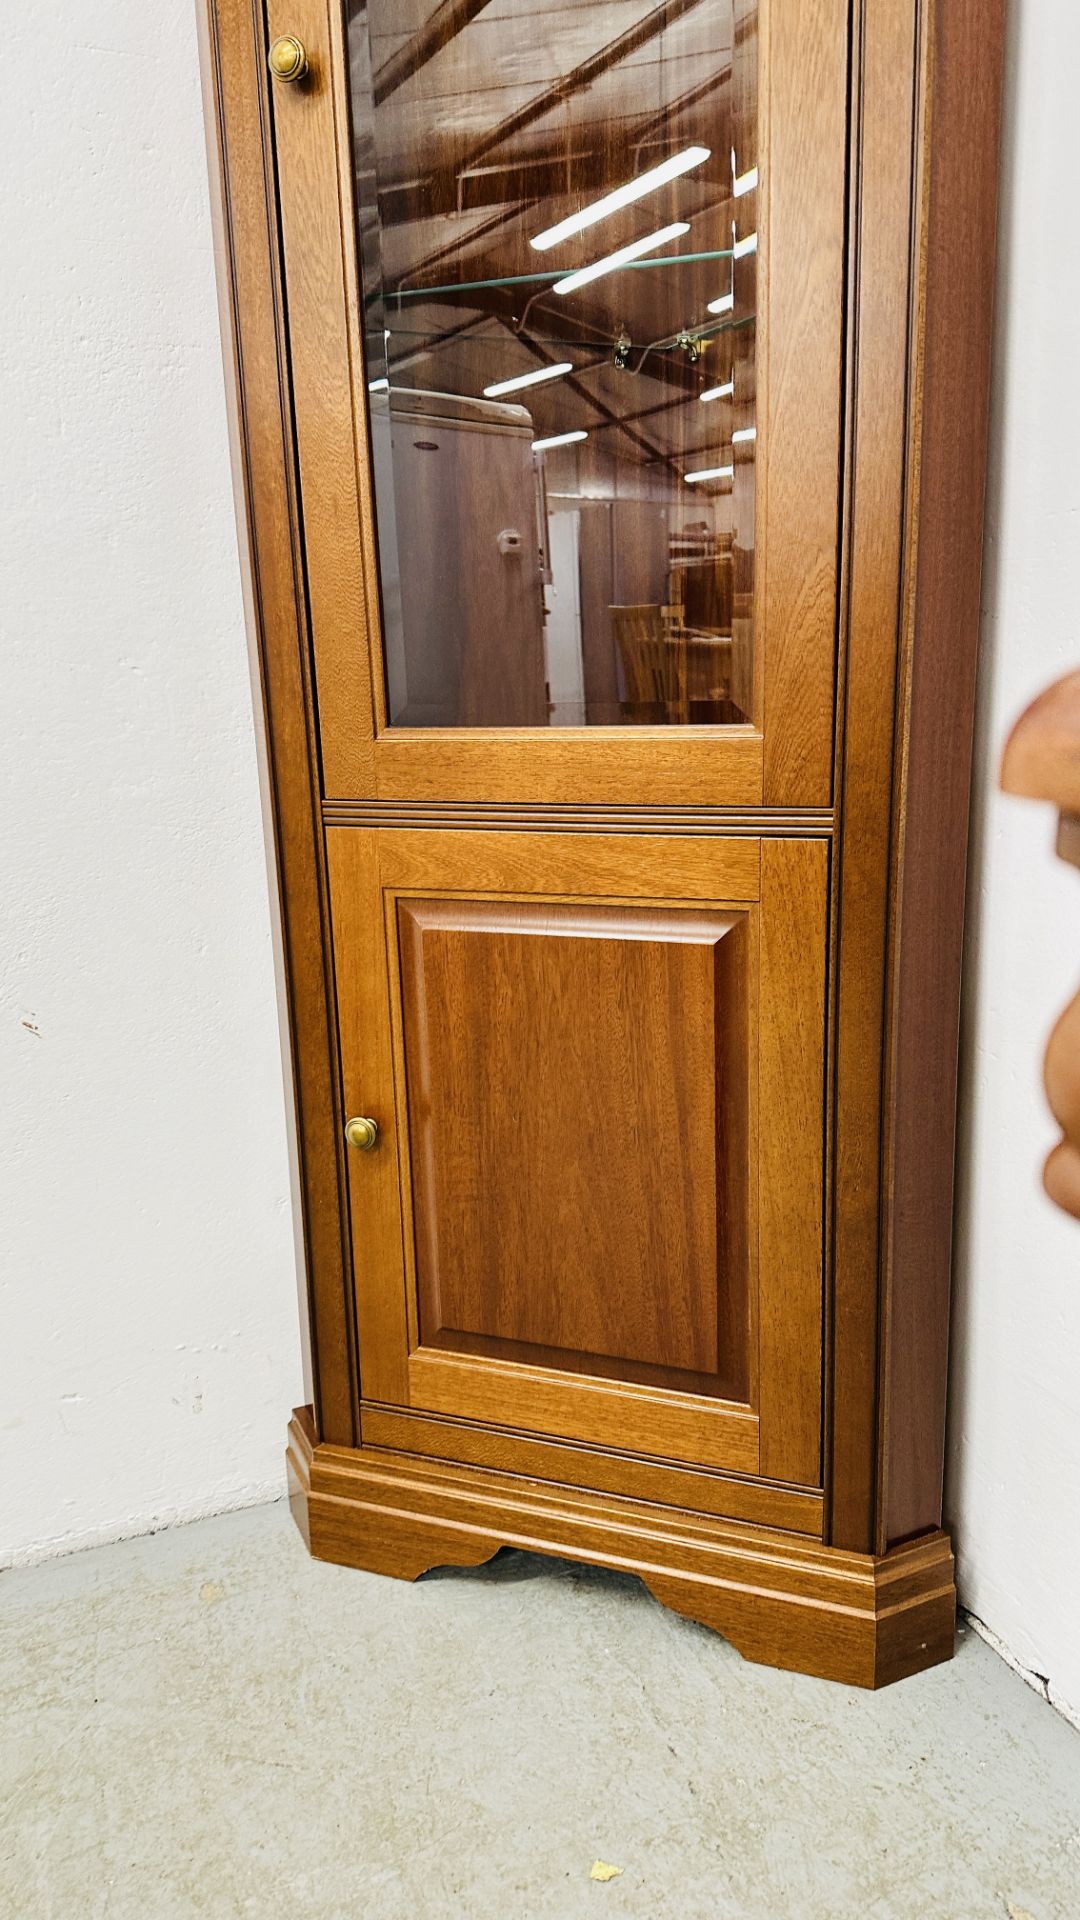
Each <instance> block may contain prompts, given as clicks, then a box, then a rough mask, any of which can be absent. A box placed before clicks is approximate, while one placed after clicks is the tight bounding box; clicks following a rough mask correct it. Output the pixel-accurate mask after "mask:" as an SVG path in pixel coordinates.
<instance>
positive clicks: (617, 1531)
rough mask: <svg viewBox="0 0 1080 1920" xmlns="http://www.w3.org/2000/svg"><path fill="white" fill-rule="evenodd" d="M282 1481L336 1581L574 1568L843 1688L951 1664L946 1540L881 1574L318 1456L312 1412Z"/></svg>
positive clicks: (417, 1464)
mask: <svg viewBox="0 0 1080 1920" xmlns="http://www.w3.org/2000/svg"><path fill="white" fill-rule="evenodd" d="M287 1465H288V1472H289V1492H290V1498H291V1500H292V1502H293V1510H294V1512H295V1514H296V1518H297V1522H298V1524H299V1526H300V1528H301V1530H302V1532H303V1533H304V1536H305V1538H306V1539H307V1541H308V1545H309V1547H310V1549H311V1551H312V1553H314V1554H316V1555H317V1556H318V1557H319V1558H320V1559H323V1560H333V1561H336V1562H337V1563H338V1565H340V1566H356V1567H366V1568H369V1569H371V1570H373V1571H374V1572H377V1573H383V1574H390V1575H392V1576H394V1577H396V1578H398V1579H403V1580H415V1579H416V1578H417V1576H418V1575H419V1574H421V1573H425V1572H426V1571H427V1570H428V1568H429V1567H432V1566H442V1565H447V1564H450V1565H456V1566H479V1565H480V1564H481V1563H482V1562H483V1561H485V1560H490V1559H491V1557H492V1555H493V1554H494V1553H497V1552H498V1550H499V1548H500V1547H503V1546H514V1547H523V1548H526V1549H527V1550H529V1551H531V1552H533V1553H555V1554H560V1555H565V1554H570V1555H572V1556H573V1557H574V1558H575V1559H580V1560H588V1561H591V1562H593V1563H594V1564H595V1565H597V1566H607V1567H617V1568H618V1569H619V1570H620V1571H621V1572H624V1573H635V1574H637V1576H638V1578H639V1579H641V1580H643V1581H644V1582H645V1584H646V1586H647V1587H649V1588H650V1589H651V1591H652V1592H653V1593H654V1594H655V1595H656V1597H657V1599H658V1600H661V1601H662V1602H663V1603H664V1605H665V1606H668V1607H672V1608H673V1609H674V1610H675V1611H676V1612H677V1613H684V1614H687V1615H688V1616H689V1618H690V1619H692V1620H700V1621H702V1622H704V1623H705V1624H706V1625H707V1626H711V1627H714V1628H715V1629H716V1630H717V1631H718V1632H719V1633H722V1634H724V1636H725V1637H726V1638H727V1639H728V1640H731V1641H732V1642H733V1644H734V1645H735V1646H736V1647H738V1649H739V1651H740V1653H742V1654H743V1655H744V1656H745V1658H746V1659H748V1660H754V1661H759V1662H761V1663H763V1664H765V1665H768V1666H772V1667H787V1668H793V1669H794V1670H795V1671H796V1672H798V1673H812V1674H818V1675H820V1676H821V1677H822V1678H823V1679H827V1680H842V1681H845V1682H847V1684H848V1685H850V1686H858V1687H881V1686H888V1685H889V1684H890V1683H891V1682H892V1681H895V1680H900V1679H903V1678H904V1677H905V1675H907V1674H911V1673H918V1672H919V1671H921V1669H922V1668H924V1667H927V1666H932V1665H934V1664H935V1663H936V1662H937V1661H940V1660H947V1659H948V1658H949V1656H950V1654H951V1653H952V1650H953V1636H954V1630H955V1621H956V1590H955V1587H954V1585H953V1561H952V1553H951V1552H950V1549H949V1542H948V1539H947V1538H946V1536H945V1535H944V1534H943V1533H940V1532H937V1531H935V1532H933V1533H930V1534H927V1535H926V1536H924V1538H923V1539H921V1540H918V1541H915V1542H913V1543H911V1544H910V1545H907V1546H901V1547H897V1548H894V1549H893V1551H892V1552H891V1553H889V1554H887V1555H885V1556H884V1557H880V1558H875V1557H874V1556H872V1555H870V1554H854V1553H844V1552H838V1551H836V1550H835V1549H828V1548H823V1547H822V1546H821V1545H819V1544H816V1543H814V1542H811V1541H809V1540H807V1539H805V1538H804V1537H800V1536H799V1535H798V1534H793V1533H784V1532H781V1531H779V1530H778V1529H767V1528H764V1527H754V1526H748V1525H737V1524H735V1523H733V1522H731V1521H726V1520H718V1519H715V1518H711V1517H710V1518H708V1519H704V1518H702V1517H701V1516H699V1515H695V1514H691V1513H686V1512H684V1511H682V1510H680V1509H678V1508H672V1507H667V1506H649V1505H648V1504H647V1503H646V1502H644V1501H641V1500H625V1499H621V1498H619V1497H617V1496H616V1495H614V1494H610V1493H604V1494H596V1493H593V1492H589V1491H585V1490H582V1489H570V1488H565V1487H562V1488H560V1487H553V1486H550V1485H548V1486H545V1485H542V1484H538V1483H537V1482H536V1481H534V1480H529V1479H522V1478H517V1477H515V1476H514V1475H512V1474H507V1473H499V1472H494V1471H492V1470H490V1469H486V1468H480V1469H477V1468H464V1467H461V1466H455V1467H452V1468H447V1467H445V1466H441V1465H440V1464H438V1463H437V1462H435V1461H434V1460H430V1459H429V1460H417V1459H416V1458H415V1457H414V1456H412V1455H409V1454H400V1453H394V1452H393V1451H391V1450H389V1449H387V1450H384V1449H382V1448H380V1447H365V1449H364V1451H363V1452H362V1453H358V1452H355V1451H353V1450H351V1449H346V1448H342V1447H331V1446H328V1445H325V1444H322V1445H319V1444H317V1443H316V1441H315V1434H314V1429H313V1426H312V1423H311V1418H310V1414H309V1412H308V1410H307V1409H306V1408H304V1409H301V1410H299V1411H298V1412H297V1413H296V1414H295V1415H294V1416H293V1421H292V1425H291V1427H290V1430H289V1449H288V1454H287Z"/></svg>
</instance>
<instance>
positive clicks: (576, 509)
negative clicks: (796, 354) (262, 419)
mask: <svg viewBox="0 0 1080 1920" xmlns="http://www.w3.org/2000/svg"><path fill="white" fill-rule="evenodd" d="M349 49H350V61H351V68H352V94H353V126H354V143H355V161H356V183H357V207H358V218H359V225H360V245H361V261H362V271H363V292H364V310H363V311H364V321H363V324H364V343H363V344H364V355H365V366H366V378H367V386H368V405H369V413H370V431H371V445H372V459H373V467H374V474H375V495H376V511H377V522H378V548H379V573H380V584H381V591H382V610H383V630H384V635H385V643H386V675H387V699H388V707H389V716H390V719H391V721H392V722H394V723H395V724H397V725H399V726H527V727H533V726H537V727H546V726H580V725H586V724H589V725H633V724H649V725H658V724H659V725H667V724H688V723H694V724H702V723H704V724H714V725H724V724H732V723H737V722H741V721H745V720H747V719H749V718H750V717H751V716H752V713H753V691H752V689H753V659H752V638H753V636H752V604H751V603H752V587H753V549H754V460H755V454H756V450H757V449H756V418H755V376H754V364H755V330H756V323H755V306H756V269H757V200H758V173H759V165H760V161H759V155H758V152H757V7H756V0H662V3H661V4H660V5H656V4H649V0H577V4H575V3H574V0H367V4H366V5H359V4H356V0H350V7H349Z"/></svg>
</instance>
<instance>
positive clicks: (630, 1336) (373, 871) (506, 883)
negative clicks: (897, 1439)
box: [327, 827, 827, 1486]
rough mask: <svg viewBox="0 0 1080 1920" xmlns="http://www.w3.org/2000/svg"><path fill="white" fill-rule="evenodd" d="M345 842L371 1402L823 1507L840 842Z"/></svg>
mask: <svg viewBox="0 0 1080 1920" xmlns="http://www.w3.org/2000/svg"><path fill="white" fill-rule="evenodd" d="M327 838H328V845H329V870H330V885H331V905H332V918H333V937H334V964H335V974H336V984H337V996H338V1007H339V1018H340V1026H341V1052H342V1072H343V1081H344V1084H343V1093H344V1101H345V1110H346V1113H347V1114H348V1115H349V1116H350V1117H351V1118H363V1119H370V1120H373V1121H374V1122H375V1123H376V1125H377V1128H378V1133H377V1137H376V1140H375V1145H374V1147H373V1148H372V1149H371V1150H368V1151H364V1150H357V1151H354V1152H351V1153H350V1154H349V1156H348V1157H349V1170H350V1172H349V1177H350V1197H351V1213H352V1235H353V1249H354V1261H355V1274H356V1315H357V1323H358V1327H359V1348H360V1384H361V1393H362V1396H363V1406H364V1407H367V1408H369V1409H370V1408H374V1407H398V1408H408V1409H412V1410H414V1411H417V1410H422V1411H425V1412H427V1413H430V1414H434V1415H440V1416H447V1417H451V1418H454V1419H457V1420H461V1421H468V1422H481V1423H485V1424H488V1425H490V1426H495V1427H500V1428H503V1429H506V1428H512V1429H515V1430H517V1431H524V1432H531V1433H536V1434H542V1435H546V1436H550V1437H556V1438H561V1439H564V1440H568V1441H571V1442H577V1443H579V1444H582V1445H585V1446H592V1447H598V1448H608V1447H609V1448H617V1449H619V1450H620V1451H622V1452H624V1453H625V1452H632V1453H633V1452H637V1453H641V1454H646V1455H649V1456H651V1457H653V1458H660V1459H667V1460H671V1461H680V1462H687V1463H693V1464H695V1465H699V1466H702V1467H705V1468H712V1469H719V1470H726V1471H730V1472H734V1473H739V1474H748V1475H753V1474H761V1475H763V1476H766V1477H768V1478H771V1479H774V1480H780V1481H786V1482H792V1483H795V1484H800V1485H807V1486H814V1485H817V1484H819V1481H820V1470H821V1458H820V1426H821V1319H822V1270H821V1266H822V1255H821V1248H822V1189H823V1171H822V1144H821V1143H822V1108H823V1099H824V1084H823V1083H824V1076H823V1058H824V1022H825V1007H824V999H825V949H826V881H827V848H826V845H825V843H824V842H823V841H821V840H819V839H814V838H809V837H807V838H804V839H795V838H790V839H781V838H766V837H761V838H753V837H737V836H731V837H722V836H715V837H706V836H702V837H698V838H689V837H685V838H684V837H678V836H670V837H666V836H663V835H659V834H657V835H653V836H649V835H640V836H639V835H631V834H611V835H601V834H591V833H565V834H561V833H555V832H553V833H544V834H538V835H533V834H523V833H517V832H512V831H507V832H499V831H494V832H483V831H447V830H442V831H439V830H430V831H424V830H417V831H411V830H396V829H388V830H375V829H372V830H367V829H363V828H354V827H336V828H332V829H331V830H330V831H329V833H328V836H327ZM362 1417H363V1415H362Z"/></svg>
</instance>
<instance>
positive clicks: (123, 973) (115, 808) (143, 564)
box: [0, 0, 300, 1559]
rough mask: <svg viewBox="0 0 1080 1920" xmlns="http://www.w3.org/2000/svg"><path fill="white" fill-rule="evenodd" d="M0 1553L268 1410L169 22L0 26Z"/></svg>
mask: <svg viewBox="0 0 1080 1920" xmlns="http://www.w3.org/2000/svg"><path fill="white" fill-rule="evenodd" d="M4 57H5V69H6V83H5V87H4V108H3V113H2V115H0V159H2V166H0V177H2V179H3V183H4V185H3V193H2V195H0V219H2V221H3V223H4V226H5V228H6V232H5V234H4V238H3V241H2V245H0V259H2V260H3V262H4V270H3V274H2V275H0V305H2V312H0V337H2V339H3V365H2V383H3V384H2V388H0V414H2V419H3V426H2V428H0V440H2V458H0V472H2V478H0V488H2V495H0V580H2V587H0V594H2V620H3V636H2V646H3V656H2V657H3V662H4V669H3V693H2V708H3V714H4V722H3V736H4V744H3V748H2V752H0V782H2V788H3V800H2V807H3V814H2V831H3V856H2V862H3V873H2V881H0V913H2V916H3V932H2V935H0V945H2V967H3V975H2V981H0V987H2V1000H0V1005H2V1020H0V1031H2V1034H3V1060H2V1064H0V1076H2V1083H3V1101H2V1108H3V1121H2V1125H3V1130H4V1142H3V1147H2V1150H0V1166H2V1172H0V1179H2V1180H3V1195H2V1200H0V1207H2V1219H0V1235H2V1237H3V1243H4V1251H3V1256H2V1262H3V1264H2V1271H0V1289H2V1291H0V1375H2V1380H0V1452H2V1462H0V1553H2V1554H3V1555H4V1556H5V1557H15V1558H17V1559H18V1558H24V1557H32V1556H33V1555H35V1554H37V1553H40V1552H43V1551H45V1552H48V1551H53V1550H57V1549H62V1548H65V1547H70V1546H76V1545H80V1544H84V1543H87V1542H90V1541H94V1540H100V1539H103V1538H108V1537H111V1536H114V1535H118V1534H123V1533H127V1532H135V1531H139V1530H141V1529H145V1528H149V1527H153V1526H157V1525H160V1524H162V1523H163V1522H165V1521H168V1520H174V1519H181V1518H185V1517H187V1516H189V1515H193V1514H196V1513H201V1512H208V1511H213V1510H215V1509H217V1508H220V1507H225V1506H229V1505H233V1504H239V1503H243V1502H246V1501H252V1500H258V1499H262V1498H266V1497H268V1496H270V1495H272V1494H275V1493H277V1492H278V1491H279V1490H280V1488H281V1486H282V1478H283V1476H282V1468H281V1452H282V1444H283V1439H284V1427H285V1419H286V1415H287V1411H288V1408H289V1406H290V1405H291V1404H293V1403H295V1401H296V1399H297V1397H298V1395H299V1393H300V1363H299V1349H298V1333H297V1326H298V1319H297V1310H296V1296H295V1282H294V1256H293V1241H292V1227H291V1221H290V1208H289V1176H288V1166H287V1160H286V1144H285V1120H284V1103H283V1098H282V1075H281V1065H280V1052H279V1044H278V1032H277V1013H276V1000H275V991H274V978H273V963H272V953H271V943H270V916H269V907H268V895H267V881H266V873H265V864H264V856H263V842H262V829H261V819H260V806H259V789H258V779H257V772H256V760H255V748H254V739H253V731H252V718H251V699H250V691H249V684H248V668H247V659H246V651H245V636H244V628H243V616H242V608H241V596H240V578H239V571H238V564H237V553H236V536H235V531H234V520H233V509H232V500H231V483H230V474H229V461H228V448H227V438H226V415H225V403H224V389H223V380H222V374H221V358H220V349H219V342H218V321H217V308H216V295H215V290H214V279H213V261H212V243H211V232H210V220H209V189H208V185H207V173H206V159H205V148H204V141H203V132H202V107H201V99H200V86H199V74H198V58H197V41H196V28H195V13H194V7H193V6H192V5H191V4H190V0H185V4H183V5H179V6H166V7H161V6H147V5H146V4H145V0H97V4H95V5H94V6H93V7H92V8H86V7H74V8H72V7H59V6H42V7H24V8H21V9H17V10H14V11H12V12H11V14H10V16H9V17H6V18H5V24H4Z"/></svg>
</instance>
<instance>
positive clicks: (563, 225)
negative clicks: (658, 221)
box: [530, 147, 710, 253]
mask: <svg viewBox="0 0 1080 1920" xmlns="http://www.w3.org/2000/svg"><path fill="white" fill-rule="evenodd" d="M709 151H710V150H709V148H708V147H684V148H683V151H682V152H681V153H675V154H673V155H672V157H671V159H670V160H664V161H662V162H661V164H660V165H659V166H658V167H650V168H649V171H648V173H639V174H638V177H637V179H636V180H628V181H627V183H626V185H625V186H624V187H616V188H615V191H614V192H613V193H605V195H604V197H603V199H602V200H594V201H593V203H592V206H591V207H582V209H581V212H580V213H571V214H569V215H568V216H567V218H566V219H565V220H560V221H559V223H558V225H557V226H554V227H545V228H544V231H543V233H538V234H537V235H536V238H535V239H534V240H533V241H532V242H531V243H530V244H531V245H532V246H534V247H535V248H536V250H537V252H538V253H543V252H544V251H545V250H546V249H547V248H548V247H557V246H558V244H559V241H560V240H569V238H570V236H571V234H573V233H583V232H584V230H585V228H586V227H594V226H595V225H596V223H597V221H598V220H606V219H607V217H608V215H609V214H612V213H618V211H619V209H620V207H629V206H632V205H633V203H634V201H635V200H643V199H644V197H645V195H646V194H647V193H652V191H653V189H654V187H662V186H665V185H666V184H667V182H668V181H669V180H677V179H678V178H679V175H680V174H682V173H689V172H690V171H691V169H692V168H693V167H700V166H701V165H702V163H703V161H705V160H707V159H708V158H709Z"/></svg>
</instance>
